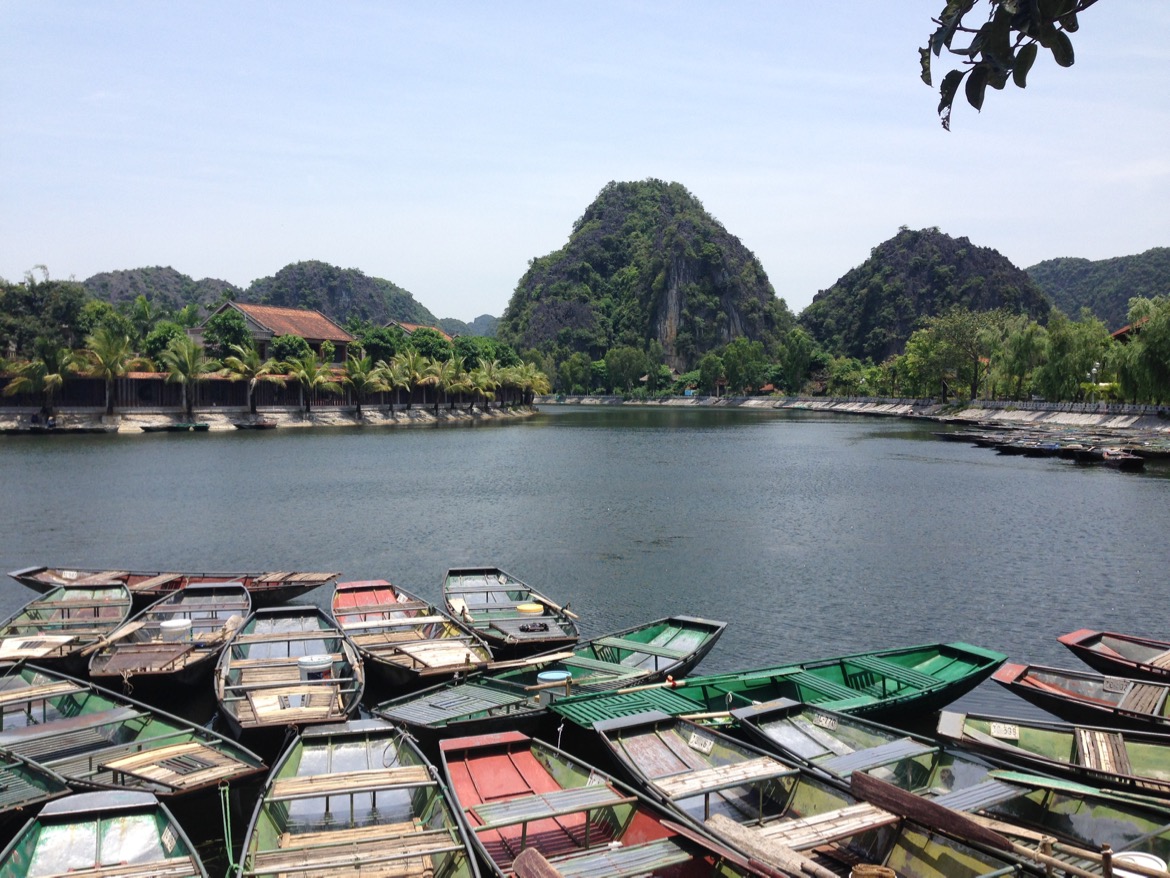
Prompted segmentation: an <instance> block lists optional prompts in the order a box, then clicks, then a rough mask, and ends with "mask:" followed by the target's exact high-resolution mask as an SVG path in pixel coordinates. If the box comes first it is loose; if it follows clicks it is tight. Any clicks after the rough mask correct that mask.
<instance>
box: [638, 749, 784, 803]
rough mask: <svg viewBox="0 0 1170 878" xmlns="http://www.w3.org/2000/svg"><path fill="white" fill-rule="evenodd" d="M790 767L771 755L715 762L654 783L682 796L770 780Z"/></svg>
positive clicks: (672, 797) (671, 796)
mask: <svg viewBox="0 0 1170 878" xmlns="http://www.w3.org/2000/svg"><path fill="white" fill-rule="evenodd" d="M791 771H792V769H790V768H788V767H787V766H786V765H784V763H782V762H780V761H779V760H778V759H773V758H772V757H771V756H760V757H757V758H755V759H747V760H744V761H743V762H736V763H732V764H731V765H713V766H711V767H710V768H702V769H699V770H698V771H686V772H680V773H679V774H675V775H671V776H670V777H663V778H659V779H658V780H656V781H654V783H655V785H656V786H657V787H658V788H659V789H660V790H662V792H664V793H665V794H666V795H667V796H668V797H669V798H671V799H683V798H686V797H687V796H695V795H699V794H700V793H714V792H718V791H720V790H727V789H733V788H734V787H738V786H743V785H744V784H746V783H754V782H756V781H763V780H768V779H770V778H773V777H780V776H782V775H785V774H788V773H790V772H791Z"/></svg>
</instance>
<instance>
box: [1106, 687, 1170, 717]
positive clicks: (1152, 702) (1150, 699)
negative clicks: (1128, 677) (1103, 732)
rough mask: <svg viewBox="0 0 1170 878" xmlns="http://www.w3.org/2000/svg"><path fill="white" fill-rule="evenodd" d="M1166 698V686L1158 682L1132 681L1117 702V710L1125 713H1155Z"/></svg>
mask: <svg viewBox="0 0 1170 878" xmlns="http://www.w3.org/2000/svg"><path fill="white" fill-rule="evenodd" d="M1165 698H1166V687H1165V686H1164V685H1161V684H1160V683H1133V684H1132V685H1131V686H1130V687H1129V691H1128V692H1126V693H1125V695H1124V696H1123V697H1122V699H1121V701H1120V702H1119V703H1118V705H1117V708H1118V710H1123V711H1126V712H1127V713H1140V714H1156V713H1157V712H1158V708H1160V707H1161V706H1162V702H1163V701H1164V700H1165Z"/></svg>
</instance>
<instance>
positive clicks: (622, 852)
mask: <svg viewBox="0 0 1170 878" xmlns="http://www.w3.org/2000/svg"><path fill="white" fill-rule="evenodd" d="M690 859H691V855H690V854H688V853H687V852H686V851H684V850H683V849H682V848H681V847H679V846H678V844H677V843H675V842H674V841H673V840H672V839H669V838H660V839H658V840H657V841H650V842H646V843H644V844H635V845H628V846H627V845H621V846H616V847H609V846H608V845H606V846H605V847H603V848H600V849H593V850H590V851H588V852H586V853H581V854H570V855H569V856H563V857H553V858H552V859H551V860H550V861H549V862H550V863H551V864H552V866H553V867H554V868H555V869H556V870H557V874H559V875H563V876H564V878H630V876H635V875H658V874H661V873H663V872H664V871H665V870H667V869H668V868H669V867H670V866H674V865H678V864H680V863H686V862H689V861H690Z"/></svg>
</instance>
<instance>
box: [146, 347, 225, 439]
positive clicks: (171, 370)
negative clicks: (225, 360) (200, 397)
mask: <svg viewBox="0 0 1170 878" xmlns="http://www.w3.org/2000/svg"><path fill="white" fill-rule="evenodd" d="M159 361H160V365H161V366H162V367H163V369H164V370H166V373H167V381H168V382H169V383H172V384H178V385H179V388H180V390H181V391H182V405H183V414H184V415H186V417H187V420H188V421H193V420H194V419H195V387H196V385H198V384H199V382H200V381H204V380H205V379H206V378H207V376H208V375H209V374H211V373H212V372H214V371H215V370H216V369H218V368H219V361H218V360H213V359H211V358H210V357H208V356H207V354H206V353H204V351H203V346H202V345H201V344H199V343H198V342H197V341H195V339H193V338H191V336H189V335H187V334H186V333H184V334H183V335H178V336H175V338H174V339H173V340H172V341H171V343H170V344H169V345H167V348H166V350H164V351H163V352H162V355H161V356H160V357H159Z"/></svg>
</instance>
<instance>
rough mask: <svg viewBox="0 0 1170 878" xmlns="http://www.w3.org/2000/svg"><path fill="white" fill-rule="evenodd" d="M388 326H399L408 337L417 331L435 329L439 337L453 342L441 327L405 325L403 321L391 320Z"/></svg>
mask: <svg viewBox="0 0 1170 878" xmlns="http://www.w3.org/2000/svg"><path fill="white" fill-rule="evenodd" d="M386 325H387V326H397V327H399V328H400V329H401V330H402V331H403V332H405V333H406V334H407V335H410V334H411V333H412V332H414V331H415V330H416V329H433V330H434V331H435V332H437V333H439V335H441V336H443V338H445V339H447V341H451V340H452V339H451V336H449V335H447V333H445V332H443V330H441V329H439V327H437V326H427V325H426V324H425V323H403V322H402V321H401V320H391V321H390V322H389V323H387V324H386Z"/></svg>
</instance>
